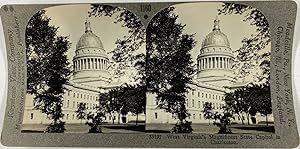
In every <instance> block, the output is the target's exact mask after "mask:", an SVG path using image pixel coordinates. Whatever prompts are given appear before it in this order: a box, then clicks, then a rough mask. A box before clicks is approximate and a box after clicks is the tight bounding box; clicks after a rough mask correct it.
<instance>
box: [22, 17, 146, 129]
mask: <svg viewBox="0 0 300 149" xmlns="http://www.w3.org/2000/svg"><path fill="white" fill-rule="evenodd" d="M108 66H109V58H108V56H107V53H106V51H105V49H104V47H103V44H102V41H101V40H100V38H99V37H98V36H97V35H95V34H94V33H93V32H92V29H91V24H90V22H89V21H88V20H87V21H86V22H85V32H84V33H83V35H82V36H81V37H80V39H79V41H78V42H77V44H76V51H75V56H74V57H73V75H72V76H71V77H70V79H69V83H68V84H66V85H65V88H66V90H65V94H64V96H63V113H64V118H63V121H65V122H66V123H81V122H82V120H79V119H77V117H76V112H75V111H76V110H77V108H78V105H79V104H80V103H85V104H86V108H87V110H88V111H92V110H93V109H94V108H95V107H96V106H97V105H98V101H97V100H98V98H99V94H100V93H103V92H108V91H109V90H110V89H112V88H116V87H119V86H121V85H122V84H123V83H122V82H117V83H112V80H111V75H110V73H109V71H108V69H107V68H108ZM33 99H34V96H33V95H28V94H27V95H26V100H25V107H24V116H23V124H48V123H50V122H51V120H49V119H48V118H47V117H46V115H45V114H43V113H41V112H40V111H38V110H34V107H35V102H34V100H33ZM100 100H101V99H100ZM119 116H120V117H119ZM121 117H123V118H121ZM120 119H123V121H121V123H122V122H124V123H127V122H129V121H135V120H136V117H135V116H134V115H132V114H128V115H119V114H117V113H115V114H112V115H107V116H106V118H105V121H106V122H112V121H113V120H114V121H115V122H116V121H118V120H120ZM124 120H125V121H124ZM139 120H145V115H143V114H141V115H139Z"/></svg>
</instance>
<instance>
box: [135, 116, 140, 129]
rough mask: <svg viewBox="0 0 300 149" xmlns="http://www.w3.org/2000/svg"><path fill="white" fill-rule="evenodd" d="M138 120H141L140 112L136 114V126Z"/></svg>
mask: <svg viewBox="0 0 300 149" xmlns="http://www.w3.org/2000/svg"><path fill="white" fill-rule="evenodd" d="M138 120H139V114H136V120H135V125H136V126H137V123H138Z"/></svg>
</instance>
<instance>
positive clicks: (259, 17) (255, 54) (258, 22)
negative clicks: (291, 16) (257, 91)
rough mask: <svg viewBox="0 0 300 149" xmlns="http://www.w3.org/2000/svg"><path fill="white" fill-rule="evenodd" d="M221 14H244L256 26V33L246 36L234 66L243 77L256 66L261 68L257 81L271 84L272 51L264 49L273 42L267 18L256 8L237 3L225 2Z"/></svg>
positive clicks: (246, 19) (220, 10) (238, 50)
mask: <svg viewBox="0 0 300 149" xmlns="http://www.w3.org/2000/svg"><path fill="white" fill-rule="evenodd" d="M219 14H224V15H228V14H229V15H230V14H236V15H243V16H244V18H245V19H244V21H246V22H249V23H250V25H254V26H256V31H257V32H256V33H254V34H252V35H251V37H250V38H244V39H243V40H242V41H241V42H242V47H241V48H239V49H237V50H236V51H235V52H237V60H236V61H235V64H234V67H235V69H237V70H238V72H237V74H238V75H239V77H241V78H243V77H245V76H247V75H248V74H250V72H251V71H252V70H253V69H254V68H261V70H262V71H261V73H260V74H256V75H257V76H256V77H257V79H258V80H257V82H261V83H265V84H269V80H270V56H271V51H267V50H264V49H265V47H266V46H267V45H269V44H270V42H271V35H270V27H269V23H268V21H267V18H266V17H265V16H264V15H263V14H262V13H261V12H260V11H259V10H258V9H255V8H252V7H250V6H247V5H242V4H236V3H224V5H223V8H221V9H219Z"/></svg>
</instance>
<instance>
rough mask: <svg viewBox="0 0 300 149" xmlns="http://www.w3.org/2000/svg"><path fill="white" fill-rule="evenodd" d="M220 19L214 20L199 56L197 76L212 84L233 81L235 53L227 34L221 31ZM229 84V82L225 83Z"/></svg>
mask: <svg viewBox="0 0 300 149" xmlns="http://www.w3.org/2000/svg"><path fill="white" fill-rule="evenodd" d="M219 23H220V20H219V19H218V18H216V19H215V20H214V26H213V29H212V31H211V32H210V33H209V34H208V35H207V36H206V37H205V38H204V40H203V42H202V47H201V49H200V53H199V55H198V57H197V70H198V72H197V78H198V80H200V81H202V82H209V83H211V84H215V85H217V84H219V83H221V82H222V83H224V82H228V83H232V81H233V71H232V66H233V60H234V57H233V53H232V49H231V48H230V44H229V40H228V38H227V36H226V35H225V34H224V33H223V32H221V29H220V25H219ZM217 80H218V81H217ZM220 81H221V82H220ZM224 85H228V84H226V83H225V84H224Z"/></svg>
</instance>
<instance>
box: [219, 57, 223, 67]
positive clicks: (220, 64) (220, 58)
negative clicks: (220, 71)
mask: <svg viewBox="0 0 300 149" xmlns="http://www.w3.org/2000/svg"><path fill="white" fill-rule="evenodd" d="M219 61H220V63H219V67H220V68H223V67H222V57H219Z"/></svg>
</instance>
